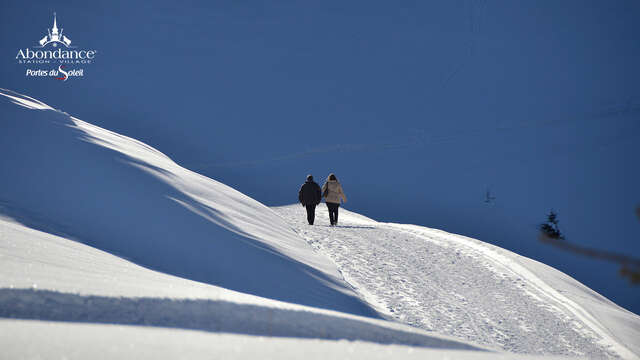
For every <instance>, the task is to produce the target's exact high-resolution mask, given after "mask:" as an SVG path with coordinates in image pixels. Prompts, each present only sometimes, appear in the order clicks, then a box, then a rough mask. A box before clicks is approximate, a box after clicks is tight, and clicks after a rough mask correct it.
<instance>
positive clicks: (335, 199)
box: [322, 180, 347, 204]
mask: <svg viewBox="0 0 640 360" xmlns="http://www.w3.org/2000/svg"><path fill="white" fill-rule="evenodd" d="M327 186H328V187H329V194H328V195H327V197H326V198H325V202H328V203H334V204H340V199H342V202H347V196H346V195H345V194H344V191H342V185H340V183H339V182H338V181H337V180H327V182H326V183H324V185H322V193H323V194H324V191H325V190H326V189H327Z"/></svg>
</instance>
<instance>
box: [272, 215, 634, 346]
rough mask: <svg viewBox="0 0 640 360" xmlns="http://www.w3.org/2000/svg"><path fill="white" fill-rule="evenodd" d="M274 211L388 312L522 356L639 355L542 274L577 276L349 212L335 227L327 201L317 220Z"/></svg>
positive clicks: (414, 323)
mask: <svg viewBox="0 0 640 360" xmlns="http://www.w3.org/2000/svg"><path fill="white" fill-rule="evenodd" d="M274 210H275V211H276V212H277V213H279V214H280V215H281V216H282V217H283V218H284V219H285V220H287V221H288V223H289V224H290V225H291V226H292V227H293V228H294V229H295V230H296V231H297V232H298V233H299V234H300V235H301V236H302V237H303V238H304V239H306V241H307V242H308V243H310V244H311V245H312V246H313V247H314V248H315V249H317V250H318V251H319V252H320V253H322V254H324V255H325V256H328V257H329V258H330V259H332V260H333V261H334V262H335V263H336V265H337V266H338V269H339V270H340V271H341V273H342V274H343V276H344V278H345V280H346V281H347V282H348V283H350V284H351V286H353V288H354V290H355V291H357V292H358V293H359V294H360V295H361V296H362V297H363V299H364V300H366V301H367V302H368V303H369V304H371V305H372V306H374V307H376V308H377V309H378V311H380V312H381V313H382V314H384V315H386V316H387V317H389V318H392V319H395V320H397V321H400V322H403V323H406V324H409V325H412V326H415V327H419V328H423V329H426V330H430V331H436V332H439V333H442V334H447V335H452V336H455V337H458V338H462V339H466V340H471V341H473V342H476V343H478V344H483V345H487V346H490V347H494V348H498V349H504V350H507V351H512V352H518V353H530V354H558V355H569V356H586V357H589V358H617V357H620V356H622V357H623V358H637V357H636V355H635V354H633V353H632V352H630V351H629V350H628V349H627V347H625V346H624V345H622V344H621V343H620V342H619V341H618V339H615V338H614V337H613V336H611V334H610V332H609V331H608V329H607V328H606V327H605V326H603V325H602V324H601V323H599V322H598V320H596V319H595V318H594V317H592V316H591V315H590V314H589V312H587V311H585V310H584V308H583V307H581V306H580V305H578V304H577V303H576V302H574V301H572V300H570V299H569V298H568V297H565V296H564V295H563V294H562V293H563V292H564V291H562V290H556V289H554V288H553V287H551V286H550V285H549V283H548V282H546V281H543V280H541V277H540V274H541V273H545V272H546V273H549V272H551V273H552V275H553V276H555V277H561V278H562V277H566V278H567V279H568V280H571V282H575V281H574V280H572V279H570V278H569V277H568V276H566V275H564V274H562V273H560V272H559V271H557V270H554V269H552V268H550V267H547V266H545V265H543V264H540V263H537V262H534V261H532V260H530V259H526V258H523V257H520V256H518V255H516V254H513V253H510V252H508V251H507V250H504V249H500V248H498V247H495V246H491V245H489V244H486V243H483V242H480V241H478V240H474V239H470V238H466V237H463V236H457V235H453V234H449V233H446V232H443V231H439V230H434V229H429V228H425V227H420V226H411V225H398V224H388V223H378V222H376V221H373V220H371V219H367V218H365V217H363V216H360V215H357V214H355V213H351V212H348V211H345V210H343V209H341V210H340V218H339V219H340V222H339V224H338V226H337V227H331V226H329V224H328V219H327V217H328V215H327V209H326V206H325V205H324V204H322V205H321V206H319V207H318V208H317V210H316V224H315V225H313V226H310V225H308V224H307V223H306V217H305V213H304V208H302V207H301V206H300V205H291V206H284V207H277V208H274ZM526 262H529V264H526ZM523 264H526V265H527V266H524V265H523ZM536 267H537V268H536ZM532 268H536V270H535V271H536V274H535V275H534V273H533V272H531V269H532ZM538 270H540V271H538ZM567 279H564V278H562V280H563V281H567ZM545 280H548V279H545ZM567 283H569V281H567ZM575 284H578V285H579V286H580V287H582V288H580V289H579V291H580V292H584V293H586V294H587V295H589V296H591V297H594V298H597V300H598V301H602V302H608V300H606V299H604V298H603V297H601V296H599V295H598V294H597V293H595V292H592V291H591V290H590V289H588V288H586V287H584V286H582V285H581V284H579V283H578V282H575ZM575 284H573V285H572V286H573V287H576V285H575ZM574 293H575V291H574ZM620 311H622V312H624V310H622V309H620ZM627 315H628V314H627ZM632 315H633V314H632ZM636 318H637V316H636ZM635 322H636V325H637V319H636V320H635ZM631 342H633V340H631ZM625 345H626V346H629V344H625ZM631 345H633V344H631Z"/></svg>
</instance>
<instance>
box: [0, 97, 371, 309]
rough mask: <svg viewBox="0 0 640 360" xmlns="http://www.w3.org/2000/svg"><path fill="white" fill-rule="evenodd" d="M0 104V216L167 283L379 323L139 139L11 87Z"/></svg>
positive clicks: (288, 243)
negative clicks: (171, 279) (171, 278)
mask: <svg viewBox="0 0 640 360" xmlns="http://www.w3.org/2000/svg"><path fill="white" fill-rule="evenodd" d="M0 95H2V97H4V98H5V99H7V100H9V101H3V102H0V107H1V108H0V110H1V111H2V114H3V117H2V122H1V123H0V125H1V126H2V128H1V131H0V156H1V157H2V159H1V161H0V173H1V174H3V175H2V176H0V204H2V207H0V211H2V212H3V213H4V215H6V216H9V217H11V218H13V219H16V220H18V221H20V222H22V223H24V224H28V225H29V226H31V227H34V228H37V229H40V230H44V231H49V232H53V233H56V232H59V233H64V234H67V235H68V236H69V237H71V238H73V239H76V240H77V241H81V242H84V243H86V244H88V245H91V246H93V247H96V248H98V249H101V250H104V251H107V252H110V253H113V254H117V255H119V256H122V257H124V258H126V259H130V260H131V261H133V262H135V263H137V264H140V265H143V266H145V267H148V268H151V269H156V270H159V271H162V272H165V273H168V274H172V275H176V276H180V277H184V278H187V279H191V280H196V281H200V282H204V283H209V284H214V285H218V286H221V287H224V288H227V289H231V290H236V291H240V292H244V293H248V294H253V295H258V296H262V297H266V298H271V299H277V300H281V301H287V302H291V303H297V304H302V305H308V306H313V307H318V308H325V309H331V310H337V311H342V312H346V313H351V314H356V315H363V316H369V317H378V315H377V314H376V313H375V311H374V310H372V309H371V308H370V307H369V306H367V305H366V304H365V303H364V302H362V301H361V300H360V299H359V298H358V296H357V295H356V294H355V293H353V291H352V290H351V289H350V288H349V286H348V284H346V283H345V282H344V280H343V279H342V278H341V276H340V274H339V272H338V271H337V269H336V267H335V265H334V264H332V263H331V262H330V261H329V260H328V259H326V258H325V257H322V256H320V255H318V254H316V253H315V252H314V251H313V250H312V249H311V247H310V246H309V245H308V244H306V243H305V242H304V241H303V240H302V239H301V238H300V237H299V236H298V235H297V234H296V233H295V232H294V231H293V230H292V229H291V227H290V226H288V225H287V223H286V222H284V221H283V220H282V219H281V218H280V217H279V216H277V215H276V214H275V213H274V212H273V211H272V210H271V209H269V208H267V207H266V206H264V205H262V204H261V203H259V202H257V201H255V200H253V199H251V198H249V197H248V196H246V195H244V194H242V193H240V192H238V191H236V190H234V189H232V188H230V187H228V186H226V185H224V184H221V183H219V182H217V181H215V180H212V179H209V178H207V177H205V176H202V175H200V174H197V173H194V172H192V171H190V170H187V169H185V168H182V167H180V166H179V165H177V164H176V163H175V162H173V161H172V160H171V159H169V158H168V157H167V156H166V155H164V154H163V153H161V152H160V151H158V150H156V149H154V148H152V147H150V146H148V145H146V144H144V143H142V142H140V141H137V140H134V139H131V138H129V137H126V136H123V135H120V134H116V133H114V132H111V131H108V130H105V129H102V128H100V127H97V126H94V125H91V124H89V123H87V122H84V121H82V120H79V119H76V118H74V117H71V116H69V115H68V114H66V113H63V112H61V111H58V110H55V109H53V108H52V107H51V106H48V105H47V104H44V103H42V102H40V101H38V100H35V99H33V98H30V97H28V96H24V95H21V94H18V93H15V92H13V91H10V90H5V89H0ZM11 103H14V104H17V105H20V107H18V106H14V105H13V104H11ZM25 108H26V109H25Z"/></svg>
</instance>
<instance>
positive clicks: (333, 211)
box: [327, 202, 340, 225]
mask: <svg viewBox="0 0 640 360" xmlns="http://www.w3.org/2000/svg"><path fill="white" fill-rule="evenodd" d="M327 207H328V208H329V221H330V222H331V225H335V224H337V223H338V208H339V207H340V204H335V203H329V202H328V203H327Z"/></svg>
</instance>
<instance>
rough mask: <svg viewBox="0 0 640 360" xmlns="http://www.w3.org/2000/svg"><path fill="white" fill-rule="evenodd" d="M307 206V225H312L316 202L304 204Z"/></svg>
mask: <svg viewBox="0 0 640 360" xmlns="http://www.w3.org/2000/svg"><path fill="white" fill-rule="evenodd" d="M304 207H306V208H307V221H308V222H309V225H313V220H315V218H316V204H311V205H305V206H304Z"/></svg>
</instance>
